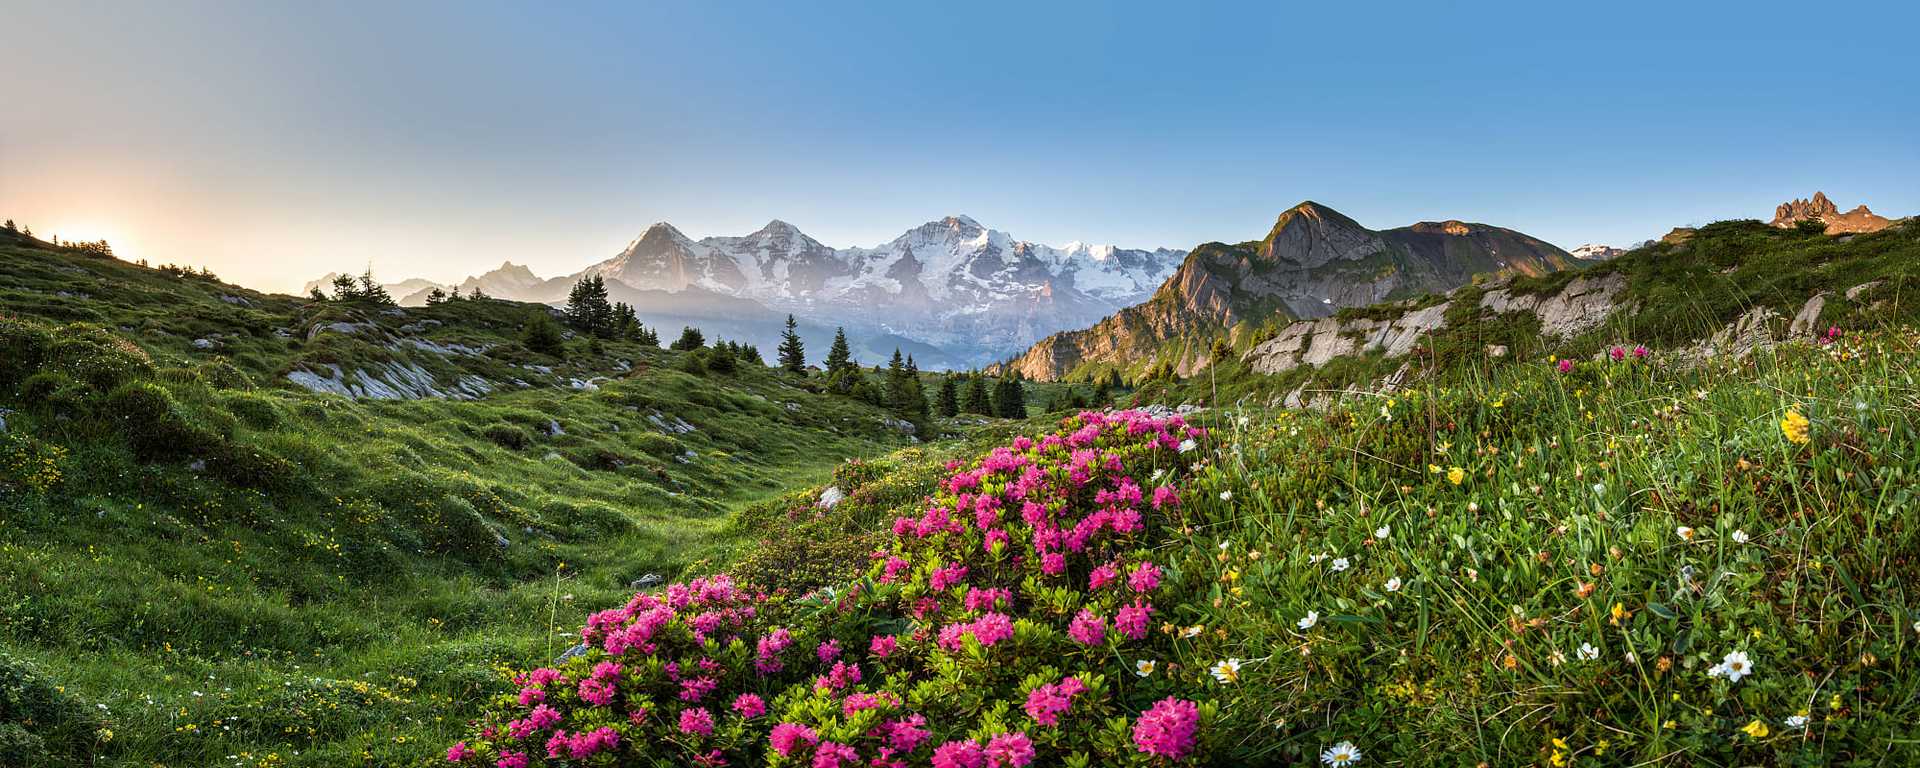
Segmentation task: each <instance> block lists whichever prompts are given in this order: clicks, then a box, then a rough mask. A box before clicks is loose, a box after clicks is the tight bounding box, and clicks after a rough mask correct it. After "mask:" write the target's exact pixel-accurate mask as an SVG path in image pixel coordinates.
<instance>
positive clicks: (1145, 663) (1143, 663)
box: [1133, 659, 1155, 677]
mask: <svg viewBox="0 0 1920 768" xmlns="http://www.w3.org/2000/svg"><path fill="white" fill-rule="evenodd" d="M1154 666H1155V665H1154V662H1153V660H1152V659H1141V660H1139V661H1136V662H1134V663H1133V673H1134V674H1136V675H1139V676H1141V677H1148V676H1151V675H1152V674H1153V668H1154Z"/></svg>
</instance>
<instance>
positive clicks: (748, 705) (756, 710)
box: [733, 693, 767, 720]
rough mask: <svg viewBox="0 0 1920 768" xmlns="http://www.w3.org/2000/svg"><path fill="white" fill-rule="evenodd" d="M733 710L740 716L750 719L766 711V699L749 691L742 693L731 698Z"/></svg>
mask: <svg viewBox="0 0 1920 768" xmlns="http://www.w3.org/2000/svg"><path fill="white" fill-rule="evenodd" d="M733 711H734V712H737V713H739V715H740V716H741V717H744V718H746V719H748V720H752V719H754V718H756V717H759V716H761V715H764V714H766V713H767V701H766V699H762V698H760V697H759V696H757V695H755V694H751V693H743V694H740V695H739V696H736V697H734V699H733Z"/></svg>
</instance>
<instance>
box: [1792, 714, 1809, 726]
mask: <svg viewBox="0 0 1920 768" xmlns="http://www.w3.org/2000/svg"><path fill="white" fill-rule="evenodd" d="M1787 727H1788V728H1805V727H1807V716H1806V715H1793V716H1792V717H1788V718H1787Z"/></svg>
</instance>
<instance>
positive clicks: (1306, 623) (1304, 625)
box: [1294, 611, 1320, 629]
mask: <svg viewBox="0 0 1920 768" xmlns="http://www.w3.org/2000/svg"><path fill="white" fill-rule="evenodd" d="M1318 623H1320V612H1319V611H1307V617H1306V618H1304V619H1301V620H1299V621H1297V622H1294V625H1295V626H1298V627H1299V628H1301V629H1313V625H1315V624H1318Z"/></svg>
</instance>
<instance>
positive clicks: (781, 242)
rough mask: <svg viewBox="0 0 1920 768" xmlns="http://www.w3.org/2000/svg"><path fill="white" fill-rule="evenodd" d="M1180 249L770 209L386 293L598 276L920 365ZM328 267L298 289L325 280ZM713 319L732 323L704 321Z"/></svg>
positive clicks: (1001, 337) (743, 333) (994, 343)
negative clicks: (840, 333) (881, 229)
mask: <svg viewBox="0 0 1920 768" xmlns="http://www.w3.org/2000/svg"><path fill="white" fill-rule="evenodd" d="M1186 255H1187V254H1186V252H1185V251H1178V250H1171V249H1165V248H1160V249H1153V250H1141V249H1127V248H1119V247H1115V246H1110V245H1087V244H1084V243H1078V242H1076V243H1069V244H1067V245H1065V246H1059V247H1055V246H1050V245H1044V244H1040V243H1034V242H1029V241H1025V240H1018V239H1015V238H1013V237H1012V236H1011V235H1008V234H1007V233H1005V232H1001V231H999V230H993V229H988V228H986V227H984V226H982V225H981V224H980V223H979V222H977V221H975V220H973V219H972V218H970V217H967V216H948V217H945V218H942V219H938V220H935V221H930V222H927V223H925V224H922V225H920V226H918V227H914V228H913V229H910V230H908V231H907V232H905V233H904V234H902V235H900V236H899V237H896V238H894V239H893V240H891V241H889V242H887V243H883V244H881V245H878V246H874V247H871V248H834V247H830V246H827V245H824V244H822V243H820V241H818V240H815V239H813V238H812V237H809V236H808V235H806V234H805V233H803V232H801V231H800V230H799V228H797V227H795V226H793V225H792V224H788V223H787V222H784V221H779V220H775V221H772V222H769V223H768V224H767V225H766V226H764V227H761V228H760V229H759V230H757V231H755V232H753V233H751V234H748V235H744V236H739V237H706V238H702V239H700V240H694V239H692V238H690V237H688V236H686V235H685V234H683V233H681V232H680V230H678V229H676V228H674V226H673V225H671V224H668V223H666V222H661V223H657V224H654V225H653V226H651V227H648V228H647V230H646V231H645V232H643V233H642V234H641V235H640V236H639V237H637V238H634V240H633V241H632V242H630V243H628V245H627V247H626V248H624V249H622V250H621V251H620V253H618V254H616V255H614V256H613V257H612V258H610V259H607V260H605V261H602V262H599V263H597V264H593V265H591V266H589V267H587V268H585V269H582V270H580V271H579V272H575V273H573V274H570V275H565V276H561V277H554V278H547V279H543V278H540V277H538V276H537V275H535V274H534V273H533V272H532V271H531V270H529V269H527V268H526V267H524V266H520V265H516V264H513V263H511V262H509V263H505V264H502V265H501V266H500V267H499V268H497V269H494V270H492V271H489V272H486V273H483V274H480V275H475V276H472V277H468V278H466V279H465V280H463V281H461V282H460V283H458V284H453V285H448V284H439V283H433V282H431V281H425V280H420V279H417V278H415V279H409V280H405V281H402V282H399V283H393V284H389V285H388V291H389V293H392V294H393V295H394V296H395V297H396V298H397V299H398V300H399V301H400V303H401V304H403V305H419V304H424V303H425V301H426V296H427V294H428V292H430V291H432V290H433V289H435V288H440V289H442V290H452V289H454V288H458V289H460V290H461V291H462V292H465V293H471V292H472V291H473V290H474V289H476V288H477V289H479V290H481V291H483V292H485V293H487V294H488V295H491V296H495V297H499V298H506V299H515V300H520V301H535V302H544V303H557V302H560V301H563V300H564V299H565V297H566V294H567V291H568V289H569V288H571V287H572V285H573V283H574V282H575V281H577V280H579V279H580V278H582V277H588V276H599V277H602V278H604V279H606V280H607V281H608V291H609V294H610V296H611V298H613V299H614V300H616V301H627V302H628V303H631V304H633V305H634V306H635V308H636V309H637V310H638V312H639V314H640V316H641V320H642V322H646V323H649V324H652V325H660V326H662V327H665V328H667V330H668V331H669V333H668V335H671V331H672V326H673V325H675V324H679V323H683V322H685V323H686V324H699V325H701V327H702V328H703V329H705V330H707V331H708V332H709V334H710V335H711V334H714V333H716V332H718V333H719V334H720V335H723V336H725V337H726V338H730V339H735V340H740V341H745V342H748V343H755V344H762V346H763V347H765V348H771V347H770V344H771V343H772V341H773V340H774V339H775V338H776V336H777V333H778V331H779V327H780V326H779V321H780V319H781V318H782V316H783V315H784V314H786V313H792V314H794V315H796V316H798V317H799V318H800V319H801V320H802V321H803V326H806V327H803V334H802V335H803V336H808V335H813V336H818V337H821V338H819V339H818V340H819V342H820V343H817V344H814V343H811V342H813V341H815V339H809V342H810V344H809V346H810V348H811V349H812V350H813V354H814V355H815V356H818V355H822V354H824V352H825V351H826V343H825V341H826V338H825V337H826V336H827V335H828V334H830V333H831V330H830V329H831V328H832V327H835V326H844V327H846V329H847V331H848V334H849V337H850V340H852V341H853V342H854V344H855V346H856V347H857V348H864V349H866V350H868V351H869V352H870V353H877V354H880V355H886V354H890V349H888V348H887V346H888V344H894V345H902V344H904V345H906V347H913V346H918V347H920V348H922V351H923V354H925V355H928V357H927V358H923V359H920V360H919V362H920V363H921V364H922V365H923V366H925V367H929V368H958V367H972V366H979V365H982V364H985V363H989V362H992V361H994V360H998V359H1003V358H1004V357H1006V356H1007V355H1009V354H1013V353H1015V352H1018V351H1019V350H1021V349H1024V348H1025V347H1026V346H1027V345H1029V344H1032V343H1033V342H1034V341H1037V340H1038V339H1040V338H1042V337H1044V336H1046V335H1047V334H1050V333H1053V332H1055V331H1059V330H1063V329H1067V328H1076V327H1082V326H1086V325H1089V324H1092V323H1093V322H1096V321H1098V320H1099V319H1100V318H1102V317H1105V316H1107V315H1110V314H1112V313H1114V312H1116V311H1118V310H1120V309H1122V308H1124V307H1127V306H1130V305H1133V304H1135V303H1138V302H1139V301H1142V300H1144V299H1146V298H1147V297H1148V296H1151V295H1152V293H1153V291H1154V290H1155V289H1157V288H1159V287H1160V285H1161V284H1162V283H1163V282H1165V281H1166V279H1167V277H1168V276H1170V275H1171V274H1172V273H1173V271H1174V270H1175V269H1176V268H1177V267H1178V266H1179V265H1180V264H1181V262H1182V260H1183V259H1184V258H1185V256H1186ZM332 278H333V275H328V276H326V277H324V278H322V279H320V280H316V281H314V282H312V283H309V284H308V286H307V287H308V289H311V288H313V287H325V285H326V284H327V282H329V281H331V279H332ZM715 319H724V320H730V321H732V322H733V323H734V324H736V325H738V326H739V327H738V328H737V329H732V330H729V329H725V328H722V329H716V328H713V327H710V326H711V323H712V321H713V320H715ZM693 320H698V321H701V322H699V323H695V322H689V321H693ZM809 330H811V331H812V333H809ZM859 351H860V349H856V352H859ZM868 359H871V358H868Z"/></svg>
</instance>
